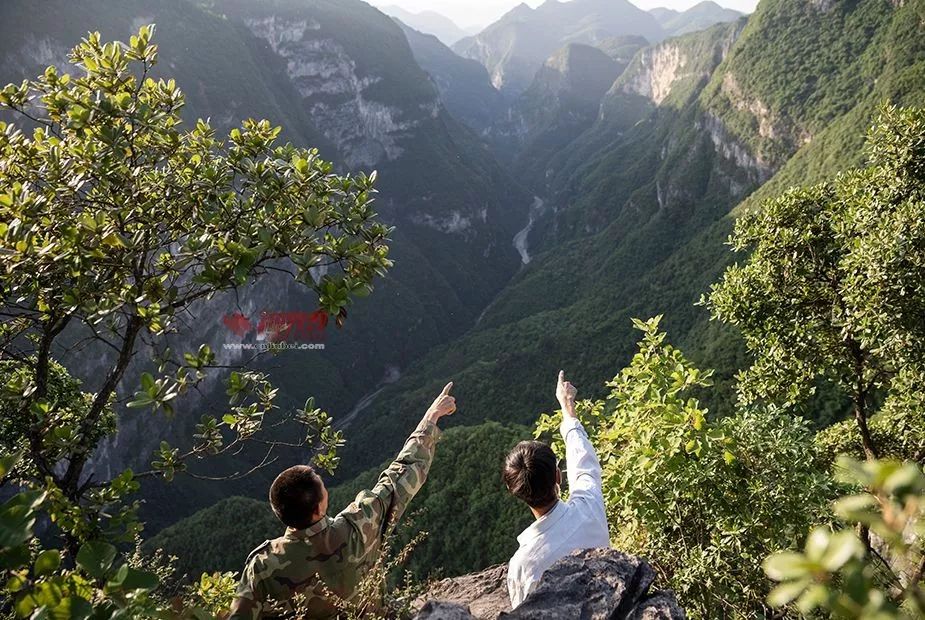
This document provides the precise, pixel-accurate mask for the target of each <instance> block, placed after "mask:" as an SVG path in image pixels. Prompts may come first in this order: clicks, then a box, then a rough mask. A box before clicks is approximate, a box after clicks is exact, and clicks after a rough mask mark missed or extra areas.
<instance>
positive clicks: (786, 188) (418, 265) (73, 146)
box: [0, 0, 925, 618]
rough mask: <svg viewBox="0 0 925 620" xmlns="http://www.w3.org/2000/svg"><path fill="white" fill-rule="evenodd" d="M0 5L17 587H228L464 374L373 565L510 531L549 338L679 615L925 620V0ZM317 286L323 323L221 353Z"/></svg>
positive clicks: (1, 373) (459, 549) (399, 577)
mask: <svg viewBox="0 0 925 620" xmlns="http://www.w3.org/2000/svg"><path fill="white" fill-rule="evenodd" d="M601 7H604V8H603V9H602V8H601ZM602 11H603V12H602ZM56 12H57V14H56ZM0 17H3V18H4V19H2V23H0V31H2V32H4V33H5V34H6V35H8V36H6V38H5V39H4V41H3V42H2V43H0V78H3V79H2V80H0V81H2V82H3V83H6V82H7V81H9V82H10V84H9V85H7V86H5V87H3V88H2V90H0V255H2V270H0V291H2V294H3V309H2V316H3V323H2V326H0V380H2V381H0V386H2V398H0V481H2V482H0V501H2V502H3V503H2V505H0V583H2V585H0V592H2V593H0V615H3V616H4V617H11V618H13V617H35V618H90V617H93V618H109V617H112V618H115V617H131V618H134V617H152V618H153V617H158V618H165V617H168V618H169V617H176V618H209V617H222V616H223V614H226V613H227V610H228V607H229V605H230V603H231V599H232V598H233V596H234V591H235V584H236V579H237V575H238V572H239V571H240V570H241V568H242V566H243V563H244V560H245V558H246V557H247V555H248V553H249V552H250V551H251V550H252V549H253V548H254V547H256V546H257V545H259V544H261V543H262V542H263V541H264V540H267V539H272V538H275V537H276V536H279V535H280V533H281V532H282V526H281V524H280V523H279V520H278V519H277V518H276V517H275V516H274V515H273V513H272V512H271V511H270V509H269V506H268V504H267V502H266V499H265V498H266V489H267V485H268V481H269V480H271V479H272V477H273V476H274V475H275V473H277V472H278V471H279V470H280V469H281V468H282V467H284V466H286V465H288V464H290V463H292V462H311V463H312V465H313V466H314V467H315V468H316V469H317V470H318V471H319V472H323V473H324V475H325V481H326V483H327V484H328V486H329V487H330V489H331V492H330V512H331V513H332V514H333V513H336V512H337V511H338V510H340V509H341V508H343V507H344V506H347V505H348V504H350V502H351V501H353V498H354V497H356V496H357V494H358V493H359V492H360V491H362V490H364V489H368V488H370V487H371V486H372V485H373V484H374V483H375V481H376V479H377V477H378V475H379V472H380V471H381V470H382V469H383V468H384V467H385V466H387V465H388V463H389V459H390V458H391V457H392V456H393V455H394V454H395V453H396V452H397V451H398V449H399V447H400V445H401V443H402V441H403V440H404V438H405V437H406V436H407V435H408V433H410V432H411V430H412V429H413V428H414V425H415V423H416V422H417V420H418V419H419V417H420V415H421V414H422V413H423V411H424V409H425V408H426V404H427V399H428V398H429V397H432V395H433V393H434V392H435V391H437V389H439V386H441V385H443V384H444V383H445V382H446V381H447V380H449V379H452V380H453V381H454V382H455V384H456V388H455V390H454V394H455V396H456V398H457V402H458V403H459V412H458V413H457V414H456V415H455V416H454V417H453V418H451V420H452V426H451V428H448V429H446V430H445V431H444V433H443V435H442V437H441V440H440V442H439V444H438V446H437V449H436V459H435V461H434V464H433V467H432V469H431V471H430V474H429V476H428V480H427V482H426V484H425V485H424V487H423V489H422V490H421V492H420V493H419V494H418V495H417V497H416V498H415V499H414V501H413V503H412V508H411V510H410V511H409V513H408V515H407V516H406V518H405V519H404V521H403V523H401V524H399V526H398V527H397V529H395V531H394V533H393V534H392V535H391V536H390V537H389V547H390V548H391V549H392V550H394V551H395V552H396V553H397V555H398V556H399V557H401V559H402V561H401V562H398V565H396V566H392V565H390V566H389V568H390V569H394V570H390V571H383V572H381V574H380V573H379V572H374V573H373V574H372V575H371V577H370V578H371V579H374V580H379V581H381V583H379V581H377V583H376V585H374V586H373V590H376V589H377V588H378V587H379V586H382V585H385V586H387V588H388V589H389V591H390V592H398V591H401V589H402V588H410V589H409V591H414V588H415V587H419V584H421V583H425V582H427V581H428V580H431V579H434V578H436V577H443V576H455V575H461V574H464V573H467V572H471V571H475V570H479V569H481V568H484V567H486V566H489V565H492V564H497V563H503V562H506V561H507V560H508V559H509V558H510V557H511V554H512V553H513V552H514V551H515V550H516V548H517V540H516V537H517V534H518V533H519V532H520V531H522V530H523V528H524V527H526V526H527V525H528V524H529V523H530V522H531V520H532V517H531V515H530V513H529V511H527V510H526V509H525V508H524V507H523V506H522V505H521V504H519V503H518V502H517V501H516V500H514V499H513V498H512V497H511V496H510V494H509V493H508V492H507V490H506V489H505V488H504V486H503V483H502V481H501V478H500V475H499V472H500V465H501V462H502V459H503V457H504V455H505V454H506V453H507V451H508V450H509V449H510V448H511V447H512V446H513V445H515V444H516V443H517V442H518V441H520V440H523V439H526V438H530V437H537V438H541V439H543V440H545V441H549V442H550V443H551V444H552V446H553V448H554V449H555V450H556V451H557V452H558V453H559V454H560V456H561V453H562V452H561V451H562V449H563V446H562V444H561V439H560V438H559V436H558V433H557V430H556V429H557V428H558V421H559V415H560V414H559V412H557V411H554V410H553V409H552V407H553V405H552V403H553V402H554V400H553V394H552V387H551V386H552V384H553V381H552V378H554V377H555V371H556V370H558V369H559V368H560V367H564V368H566V369H568V371H569V375H570V377H573V380H574V382H575V383H576V384H578V385H579V387H580V388H581V396H582V398H583V399H584V400H582V401H581V402H580V403H579V407H578V413H579V416H580V418H581V420H582V422H583V423H584V426H585V428H586V429H587V430H588V433H589V436H590V438H591V441H592V443H593V445H594V447H595V449H596V450H597V452H598V454H599V456H600V459H601V463H602V466H603V482H604V495H605V502H606V509H607V517H608V522H609V525H610V531H611V544H612V546H613V547H614V548H617V549H620V550H622V551H625V552H627V553H632V554H636V555H640V556H643V557H645V558H647V559H648V561H649V562H650V563H651V564H652V566H653V567H654V568H655V570H656V573H657V575H658V579H659V580H660V582H661V585H662V586H663V587H666V588H670V589H672V590H673V591H674V592H675V593H676V594H677V597H678V599H679V601H680V603H681V605H682V606H683V607H684V609H685V611H686V613H687V614H688V616H689V617H691V618H754V617H767V618H781V617H820V616H822V617H826V616H831V617H843V618H913V617H925V562H923V557H925V552H923V543H922V540H923V539H922V536H923V535H925V531H923V524H925V519H923V512H925V474H923V470H922V466H923V463H925V392H923V389H922V385H925V333H923V330H925V321H923V317H925V3H923V2H922V1H921V0H911V1H907V2H899V3H891V2H885V1H883V0H857V1H851V2H847V1H838V0H832V1H825V2H816V1H813V2H804V1H802V0H762V1H761V2H760V4H759V5H758V7H757V9H756V11H755V12H754V14H752V15H749V16H747V17H742V16H739V15H738V14H736V13H734V12H729V11H723V10H721V8H720V7H718V6H717V7H716V10H713V9H711V8H710V7H701V8H700V9H699V10H697V11H694V10H693V9H692V10H691V11H690V12H686V13H677V12H675V13H672V14H668V13H658V12H651V13H650V12H646V11H643V10H641V9H638V8H636V7H634V6H633V5H630V4H629V3H626V2H622V0H620V1H618V0H614V1H613V2H611V3H609V4H608V3H607V2H605V1H603V0H572V1H571V2H566V3H556V2H550V3H547V4H543V5H541V6H540V7H538V8H537V9H530V8H529V7H526V6H525V5H523V6H521V7H517V8H515V9H514V10H512V11H511V12H510V13H509V14H507V15H506V16H504V17H503V18H502V19H501V20H499V21H498V22H497V23H495V24H493V25H491V26H490V27H488V28H486V29H485V30H484V31H483V32H481V33H479V34H477V35H474V36H473V37H468V38H464V39H461V40H460V41H458V42H456V43H455V44H454V46H453V48H452V49H450V48H449V47H447V46H446V45H444V44H443V43H442V42H441V41H440V40H438V39H437V38H436V37H432V36H429V35H427V34H424V33H420V32H417V31H416V30H414V29H413V28H412V27H411V26H408V25H407V24H405V23H402V22H400V21H395V20H393V19H391V18H389V17H387V16H386V15H384V14H383V13H381V12H379V11H378V10H376V9H373V8H372V7H370V6H368V5H366V4H365V3H363V2H360V1H359V0H344V1H343V2H335V1H334V0H268V1H267V2H263V3H249V2H243V1H240V0H216V1H215V2H199V1H193V0H156V1H155V2H151V3H148V4H145V3H136V2H134V1H133V2H129V3H125V4H118V3H113V2H111V1H107V0H86V3H85V4H84V6H82V8H81V7H78V8H74V5H72V4H69V3H65V2H59V1H57V0H55V2H50V3H49V4H48V5H43V6H42V7H39V8H37V9H36V10H35V12H34V13H33V12H32V9H31V7H30V5H29V3H26V2H20V1H19V0H14V1H11V2H10V3H9V4H8V5H5V6H3V7H2V8H0ZM396 19H397V18H396ZM94 20H96V22H94ZM594 20H597V21H594ZM155 22H156V23H157V26H156V27H155V26H153V25H150V24H153V23H155ZM592 22H593V25H589V24H591V23H592ZM191 24H195V27H192V26H191ZM88 30H89V31H90V33H89V34H86V33H87V31H88ZM96 30H100V31H103V32H104V33H105V34H100V33H99V32H95V31H96ZM75 45H76V47H75ZM197 49H202V50H208V52H209V54H206V55H203V54H199V53H197V51H196V50H197ZM211 54H214V57H212V56H211ZM261 93H262V94H261ZM473 93H481V94H482V95H484V96H481V95H479V96H473ZM263 118H269V119H270V120H260V119H263ZM274 304H275V305H274ZM295 307H299V308H302V307H309V308H311V310H312V311H314V312H317V314H315V315H313V316H317V317H323V319H321V318H319V319H318V320H319V321H321V324H322V325H323V326H325V325H328V324H330V328H328V329H327V333H328V334H329V336H328V337H326V339H325V340H324V342H323V344H324V348H323V350H319V351H314V350H309V349H308V348H307V347H302V348H299V347H293V348H292V349H287V350H279V351H277V352H276V353H273V354H264V355H254V356H253V357H248V356H247V355H246V354H243V353H241V351H245V350H247V349H239V350H235V349H229V348H228V347H227V346H226V345H227V343H228V342H229V339H230V338H232V335H229V333H228V330H227V329H226V327H225V326H227V325H228V324H229V323H228V321H227V318H228V317H229V316H232V315H231V312H236V313H238V314H236V315H233V316H240V317H242V318H245V319H246V316H245V315H247V314H248V313H253V312H258V311H260V310H267V309H270V310H280V311H281V310H288V309H290V308H295ZM323 329H324V328H323ZM234 336H235V338H236V339H235V340H234V342H235V344H239V343H245V344H246V343H249V342H251V341H250V340H248V336H247V335H245V336H241V337H237V335H234ZM277 348H278V349H282V347H277ZM315 353H318V354H315ZM565 493H567V489H565ZM405 551H407V554H406V553H405ZM406 555H407V557H405V556H406ZM387 598H388V597H387ZM405 611H407V610H404V611H400V610H398V609H395V610H388V609H386V610H385V612H384V613H385V614H386V615H387V616H388V615H390V614H391V615H402V613H404V612H405ZM346 616H350V613H348V612H345V617H346Z"/></svg>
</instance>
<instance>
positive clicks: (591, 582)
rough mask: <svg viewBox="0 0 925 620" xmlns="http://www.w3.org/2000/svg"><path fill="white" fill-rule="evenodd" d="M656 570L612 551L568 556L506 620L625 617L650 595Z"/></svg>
mask: <svg viewBox="0 0 925 620" xmlns="http://www.w3.org/2000/svg"><path fill="white" fill-rule="evenodd" d="M654 580H655V571H653V570H652V568H651V567H650V566H649V565H648V564H646V562H645V561H643V560H642V559H641V558H638V557H636V556H632V555H626V554H625V553H620V552H619V551H614V550H612V549H586V550H583V551H577V552H575V553H573V554H572V555H569V556H566V557H564V558H562V559H561V560H559V561H558V562H556V563H555V564H553V565H552V567H551V568H550V569H549V570H547V571H546V572H545V573H544V574H543V579H542V580H541V581H540V583H539V585H538V586H537V587H536V589H535V590H534V591H533V592H531V593H530V596H528V597H527V598H526V600H524V602H523V603H521V604H520V606H519V607H517V609H515V610H514V611H513V612H511V613H509V614H502V616H501V617H502V618H510V619H514V618H548V619H550V620H552V619H558V618H562V619H565V618H588V619H594V620H597V619H601V620H603V619H606V618H625V617H627V616H628V615H629V613H630V612H631V611H632V609H633V608H634V607H635V606H636V604H637V603H639V602H640V601H641V600H642V599H643V598H644V597H645V596H646V595H647V593H648V591H649V586H650V585H652V582H653V581H654Z"/></svg>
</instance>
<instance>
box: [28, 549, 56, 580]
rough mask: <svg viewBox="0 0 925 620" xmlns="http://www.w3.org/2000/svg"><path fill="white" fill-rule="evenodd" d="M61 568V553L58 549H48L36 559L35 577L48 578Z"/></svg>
mask: <svg viewBox="0 0 925 620" xmlns="http://www.w3.org/2000/svg"><path fill="white" fill-rule="evenodd" d="M59 566H61V552H60V551H58V550H57V549H47V550H45V551H42V552H41V553H40V554H39V555H38V557H37V558H36V559H35V569H34V570H35V575H36V577H46V576H48V575H51V574H52V573H54V572H55V571H56V570H58V567H59Z"/></svg>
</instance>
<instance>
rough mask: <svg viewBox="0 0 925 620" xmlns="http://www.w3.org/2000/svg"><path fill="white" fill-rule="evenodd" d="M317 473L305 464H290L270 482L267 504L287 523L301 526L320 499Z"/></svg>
mask: <svg viewBox="0 0 925 620" xmlns="http://www.w3.org/2000/svg"><path fill="white" fill-rule="evenodd" d="M321 496H322V486H321V477H320V476H319V475H318V474H316V473H315V470H314V469H312V468H311V467H309V466H308V465H296V466H295V467H290V468H289V469H287V470H285V471H284V472H283V473H281V474H280V475H278V476H277V477H276V480H274V481H273V484H272V485H271V486H270V506H271V507H272V508H273V512H274V514H276V516H277V517H278V518H279V520H280V521H282V522H283V523H284V524H285V525H286V526H287V527H291V528H294V529H297V530H304V529H305V528H307V527H309V526H311V525H312V524H313V523H314V522H313V521H312V518H313V516H314V514H315V511H316V510H317V509H318V504H319V503H320V502H321Z"/></svg>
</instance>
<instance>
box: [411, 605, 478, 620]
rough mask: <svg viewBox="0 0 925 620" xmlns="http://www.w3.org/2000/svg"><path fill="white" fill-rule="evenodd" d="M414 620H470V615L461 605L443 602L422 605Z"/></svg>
mask: <svg viewBox="0 0 925 620" xmlns="http://www.w3.org/2000/svg"><path fill="white" fill-rule="evenodd" d="M414 618H415V620H472V614H470V613H469V610H467V609H466V608H465V607H463V606H462V605H457V604H456V603H447V602H445V601H429V602H427V603H424V606H423V607H421V610H420V611H419V612H418V614H417V615H416V616H415V617H414Z"/></svg>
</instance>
